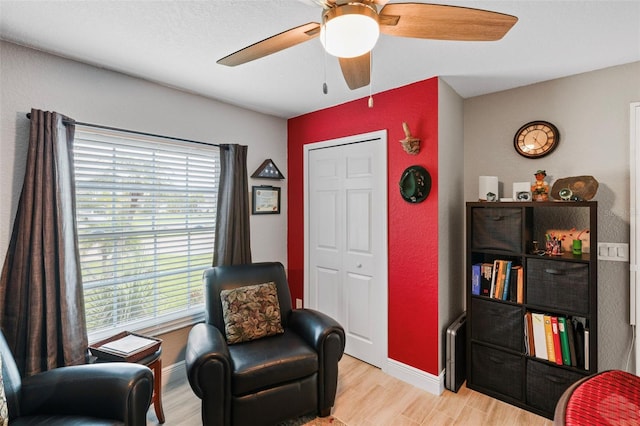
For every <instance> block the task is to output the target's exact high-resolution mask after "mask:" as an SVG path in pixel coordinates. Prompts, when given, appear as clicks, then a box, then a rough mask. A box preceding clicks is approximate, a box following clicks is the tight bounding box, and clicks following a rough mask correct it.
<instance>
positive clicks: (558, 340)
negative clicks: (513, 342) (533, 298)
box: [524, 312, 589, 370]
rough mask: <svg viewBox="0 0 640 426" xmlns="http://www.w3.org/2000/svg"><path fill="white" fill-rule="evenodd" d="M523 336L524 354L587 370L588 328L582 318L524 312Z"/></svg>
mask: <svg viewBox="0 0 640 426" xmlns="http://www.w3.org/2000/svg"><path fill="white" fill-rule="evenodd" d="M524 335H525V349H526V352H527V355H529V356H535V357H536V358H540V359H544V360H547V361H549V362H554V363H556V364H558V365H568V366H572V367H577V368H582V369H585V370H588V369H589V329H588V328H587V327H586V319H585V318H581V317H563V316H554V315H547V314H543V313H538V312H527V313H526V314H525V316H524Z"/></svg>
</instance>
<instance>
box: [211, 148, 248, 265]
mask: <svg viewBox="0 0 640 426" xmlns="http://www.w3.org/2000/svg"><path fill="white" fill-rule="evenodd" d="M248 181H249V180H248V178H247V147H246V146H244V145H220V184H219V190H218V216H217V219H216V240H215V245H214V249H213V266H220V265H240V264H244V263H251V238H250V237H251V233H250V232H249V186H248Z"/></svg>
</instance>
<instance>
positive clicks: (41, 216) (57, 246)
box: [0, 110, 87, 376]
mask: <svg viewBox="0 0 640 426" xmlns="http://www.w3.org/2000/svg"><path fill="white" fill-rule="evenodd" d="M63 119H65V117H63V116H62V115H60V114H58V113H55V112H53V113H52V112H45V111H40V110H31V130H30V136H29V147H28V154H27V165H26V172H25V178H24V184H23V187H22V193H21V195H20V201H19V204H18V212H17V214H16V218H15V222H14V225H13V233H12V235H11V242H10V244H9V249H8V251H7V255H6V258H5V261H4V266H3V269H2V276H1V277H0V310H1V312H0V321H1V326H2V331H3V333H4V335H5V337H6V339H7V342H8V343H9V345H10V347H11V349H12V351H13V354H14V356H15V358H16V362H17V364H18V368H19V369H20V372H21V374H22V375H23V376H30V375H33V374H36V373H38V372H41V371H45V370H51V369H54V368H56V367H61V366H65V365H74V364H82V363H84V362H85V354H86V352H87V331H86V325H85V315H84V300H83V296H82V278H81V275H80V266H79V261H78V250H77V237H76V221H75V205H74V203H75V189H74V180H73V170H72V164H73V155H72V142H73V135H74V132H75V126H73V125H72V124H68V125H65V124H64V123H63V122H62V121H63ZM4 201H5V202H6V201H7V200H4Z"/></svg>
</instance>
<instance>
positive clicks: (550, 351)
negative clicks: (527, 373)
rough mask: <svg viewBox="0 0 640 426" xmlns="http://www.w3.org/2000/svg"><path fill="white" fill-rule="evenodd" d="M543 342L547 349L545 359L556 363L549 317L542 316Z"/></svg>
mask: <svg viewBox="0 0 640 426" xmlns="http://www.w3.org/2000/svg"><path fill="white" fill-rule="evenodd" d="M543 318H544V340H545V344H546V347H547V359H548V360H549V361H550V362H556V351H555V349H554V347H553V330H552V328H551V315H544V316H543Z"/></svg>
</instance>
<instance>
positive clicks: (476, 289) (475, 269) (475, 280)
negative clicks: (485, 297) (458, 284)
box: [471, 263, 482, 295]
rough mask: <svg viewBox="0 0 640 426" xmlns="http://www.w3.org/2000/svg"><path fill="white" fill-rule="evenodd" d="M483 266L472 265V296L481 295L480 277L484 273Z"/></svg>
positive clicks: (478, 264)
mask: <svg viewBox="0 0 640 426" xmlns="http://www.w3.org/2000/svg"><path fill="white" fill-rule="evenodd" d="M481 270H482V264H480V263H476V264H473V265H471V294H475V295H479V294H480V275H481V273H482V271H481Z"/></svg>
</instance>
